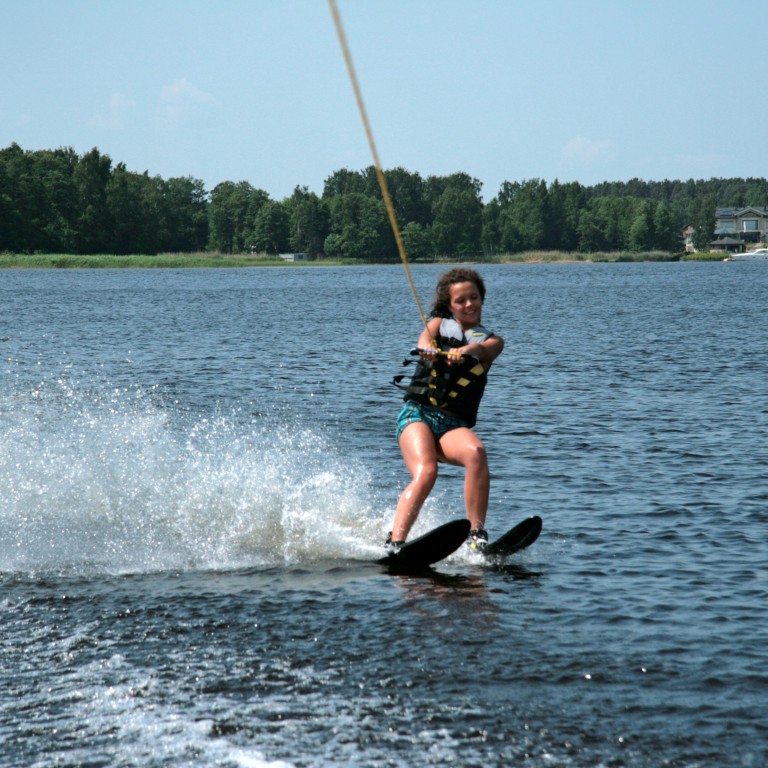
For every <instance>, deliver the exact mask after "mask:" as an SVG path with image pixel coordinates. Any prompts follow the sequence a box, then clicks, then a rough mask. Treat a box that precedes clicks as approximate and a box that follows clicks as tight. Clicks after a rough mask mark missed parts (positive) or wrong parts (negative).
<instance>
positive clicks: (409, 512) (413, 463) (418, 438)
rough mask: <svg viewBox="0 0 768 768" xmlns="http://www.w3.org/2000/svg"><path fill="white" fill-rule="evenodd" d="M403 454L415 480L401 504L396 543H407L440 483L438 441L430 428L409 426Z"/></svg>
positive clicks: (402, 440)
mask: <svg viewBox="0 0 768 768" xmlns="http://www.w3.org/2000/svg"><path fill="white" fill-rule="evenodd" d="M400 450H401V452H402V454H403V460H404V461H405V466H406V468H407V469H408V472H409V473H410V475H411V478H412V480H411V482H410V483H409V484H408V485H407V486H406V487H405V490H404V491H403V492H402V494H400V498H399V500H398V502H397V509H396V510H395V520H394V522H393V524H392V541H405V539H406V538H407V536H408V532H409V531H410V530H411V527H412V526H413V524H414V523H415V522H416V518H417V517H418V516H419V512H420V511H421V507H422V505H423V504H424V502H425V501H426V499H427V496H429V493H430V491H431V490H432V488H433V487H434V485H435V481H436V480H437V448H436V447H435V437H434V435H433V434H432V430H431V429H430V428H429V427H428V426H427V425H426V424H424V423H423V422H420V421H416V422H412V423H411V424H409V425H408V426H407V427H406V428H405V429H404V430H403V433H402V435H400Z"/></svg>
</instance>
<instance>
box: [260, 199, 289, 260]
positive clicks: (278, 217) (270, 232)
mask: <svg viewBox="0 0 768 768" xmlns="http://www.w3.org/2000/svg"><path fill="white" fill-rule="evenodd" d="M289 229H290V216H289V214H288V211H287V209H286V207H285V206H284V205H283V204H282V203H277V202H275V201H274V200H268V201H267V202H266V203H264V205H262V206H261V207H260V208H259V211H258V213H257V214H256V221H255V222H254V225H253V237H252V239H251V243H252V244H253V247H254V248H255V249H256V250H257V251H265V252H266V253H271V254H277V253H284V252H285V251H287V250H288V234H289Z"/></svg>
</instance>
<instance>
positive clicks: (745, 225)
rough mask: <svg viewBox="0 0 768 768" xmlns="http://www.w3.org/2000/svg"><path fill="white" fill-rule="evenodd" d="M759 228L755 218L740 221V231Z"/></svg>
mask: <svg viewBox="0 0 768 768" xmlns="http://www.w3.org/2000/svg"><path fill="white" fill-rule="evenodd" d="M759 229H760V227H759V226H758V221H757V219H744V220H743V221H742V222H741V231H742V232H757V231H758V230H759Z"/></svg>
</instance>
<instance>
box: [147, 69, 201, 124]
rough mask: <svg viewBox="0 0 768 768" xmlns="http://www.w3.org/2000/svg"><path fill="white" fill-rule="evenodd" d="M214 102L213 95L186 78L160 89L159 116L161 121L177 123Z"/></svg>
mask: <svg viewBox="0 0 768 768" xmlns="http://www.w3.org/2000/svg"><path fill="white" fill-rule="evenodd" d="M213 103H214V99H213V97H212V96H211V95H210V94H208V93H205V91H201V90H200V89H199V88H197V87H195V86H194V85H192V83H190V82H189V80H187V79H186V78H182V79H181V80H177V81H176V82H174V83H171V84H170V85H164V86H163V87H162V89H161V90H160V99H159V103H158V110H157V117H158V120H159V121H160V122H161V123H164V124H166V125H176V124H177V123H180V122H182V121H184V120H187V119H189V118H191V117H193V116H194V115H195V114H196V113H197V112H199V110H200V109H201V108H202V107H205V106H208V105H211V104H213Z"/></svg>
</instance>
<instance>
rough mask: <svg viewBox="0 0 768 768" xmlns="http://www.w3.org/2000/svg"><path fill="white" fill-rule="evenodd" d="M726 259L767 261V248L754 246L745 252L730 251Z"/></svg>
mask: <svg viewBox="0 0 768 768" xmlns="http://www.w3.org/2000/svg"><path fill="white" fill-rule="evenodd" d="M726 261H768V248H755V250H754V251H747V252H746V253H732V254H731V255H730V256H729V257H728V258H727V259H726Z"/></svg>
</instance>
